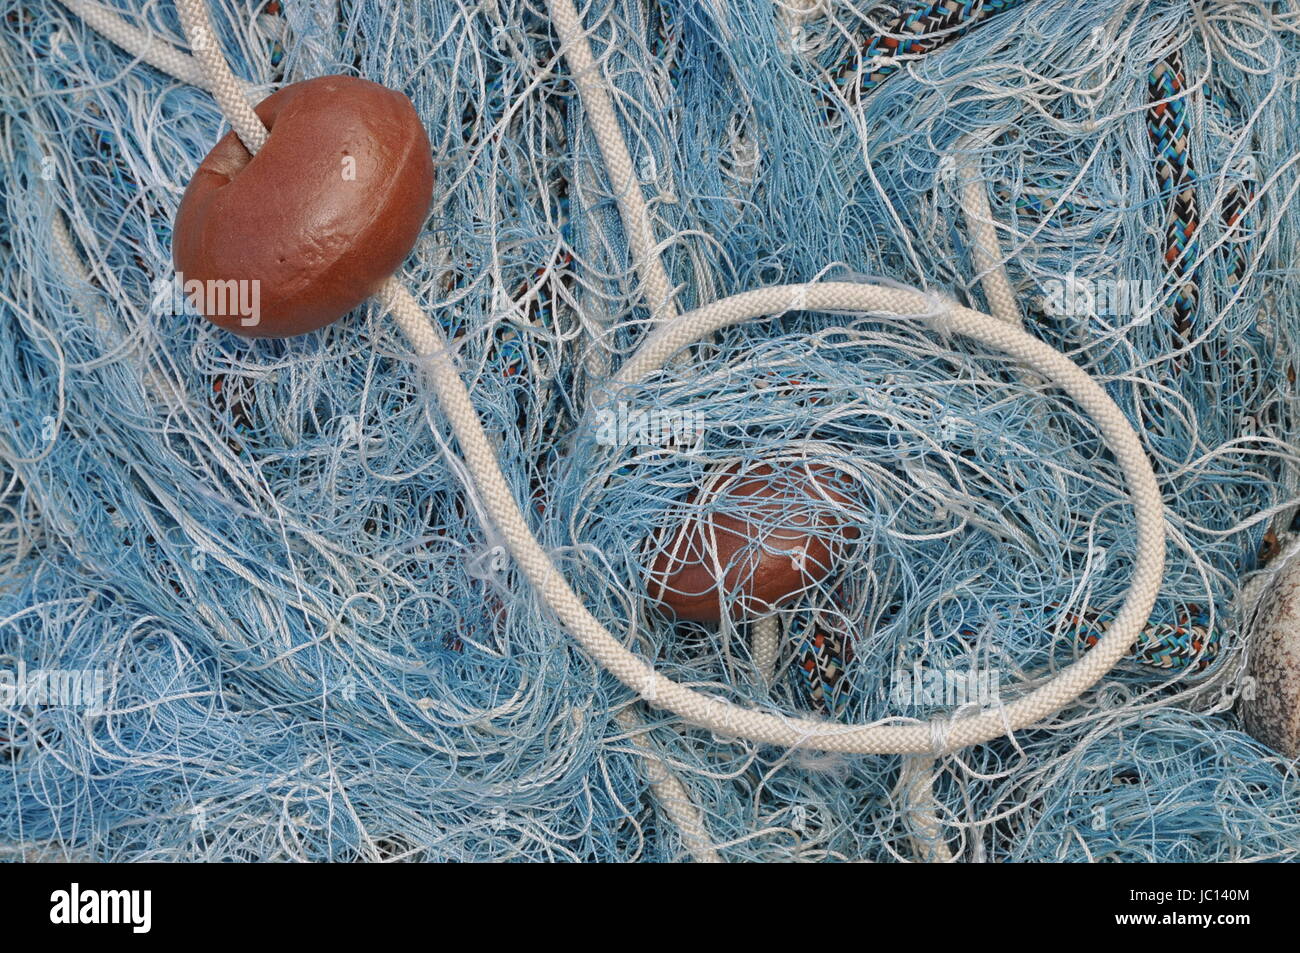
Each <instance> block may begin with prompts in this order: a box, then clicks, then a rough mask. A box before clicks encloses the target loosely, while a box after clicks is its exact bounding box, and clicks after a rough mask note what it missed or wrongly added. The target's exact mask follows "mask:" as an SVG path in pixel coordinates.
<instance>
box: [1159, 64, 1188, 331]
mask: <svg viewBox="0 0 1300 953" xmlns="http://www.w3.org/2000/svg"><path fill="white" fill-rule="evenodd" d="M1147 87H1148V91H1149V93H1150V98H1151V106H1150V108H1149V109H1148V110H1147V132H1148V134H1149V135H1150V137H1151V145H1152V147H1153V148H1154V150H1155V159H1156V177H1157V178H1158V179H1159V182H1160V191H1161V194H1162V195H1163V196H1165V197H1166V200H1167V202H1168V206H1167V211H1166V217H1165V242H1164V256H1165V264H1166V265H1167V266H1168V267H1169V271H1170V276H1171V278H1172V279H1173V284H1174V287H1173V291H1172V292H1171V293H1170V296H1169V299H1168V301H1167V305H1168V307H1169V309H1170V310H1171V312H1172V314H1173V319H1174V330H1175V332H1177V334H1178V336H1179V339H1180V340H1182V341H1185V340H1186V339H1187V337H1188V335H1189V333H1190V331H1191V328H1192V321H1193V319H1194V317H1195V314H1196V305H1197V302H1198V301H1199V300H1200V287H1199V284H1198V281H1199V276H1198V274H1197V269H1196V267H1195V261H1196V255H1197V243H1196V232H1197V229H1198V228H1199V227H1200V212H1199V209H1198V207H1197V199H1196V172H1195V170H1194V169H1193V168H1192V157H1191V152H1190V149H1189V143H1190V135H1189V132H1190V124H1191V116H1190V110H1189V108H1188V105H1189V104H1188V100H1187V97H1186V96H1184V95H1183V92H1184V90H1185V89H1186V84H1185V82H1184V80H1183V63H1182V56H1181V54H1179V53H1178V52H1174V53H1171V54H1170V55H1169V56H1168V57H1166V58H1165V59H1162V60H1160V61H1159V62H1157V63H1156V64H1155V66H1153V67H1152V68H1151V72H1150V73H1149V74H1148V77H1147Z"/></svg>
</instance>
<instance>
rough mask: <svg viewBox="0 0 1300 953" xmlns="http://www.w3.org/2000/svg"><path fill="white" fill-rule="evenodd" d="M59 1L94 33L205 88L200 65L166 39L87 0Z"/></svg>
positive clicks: (206, 83) (165, 71)
mask: <svg viewBox="0 0 1300 953" xmlns="http://www.w3.org/2000/svg"><path fill="white" fill-rule="evenodd" d="M60 2H61V3H62V4H63V5H64V6H65V7H67V8H68V9H69V10H71V11H72V12H73V13H75V14H76V15H77V16H79V17H80V18H81V19H82V20H84V21H86V24H87V26H89V27H91V28H92V29H93V30H95V31H96V32H97V33H99V34H100V35H101V36H103V37H104V39H106V40H108V41H109V42H110V43H115V44H116V45H118V46H120V47H121V48H122V49H124V50H126V51H127V52H128V53H130V54H131V55H132V56H137V57H139V58H140V59H141V60H143V61H144V62H146V63H148V64H149V65H150V66H153V67H155V68H157V69H160V70H162V71H163V72H164V73H168V74H170V75H172V76H175V77H176V78H177V79H179V80H181V81H182V82H185V83H189V84H190V85H191V86H197V87H199V88H200V89H207V88H208V78H207V76H205V75H204V73H203V67H202V66H201V65H200V64H199V62H198V61H197V60H195V59H194V58H193V57H192V56H186V55H185V54H184V53H182V52H181V51H180V50H178V49H176V47H174V46H172V45H171V44H170V43H168V42H166V41H165V40H160V39H158V38H157V37H154V36H151V35H150V34H148V33H146V32H145V31H144V30H141V29H139V28H137V27H134V26H132V25H131V24H129V23H127V22H126V21H125V20H123V19H122V18H121V17H119V16H118V15H117V14H116V13H113V12H112V11H111V10H109V9H107V8H106V7H101V6H99V4H96V3H89V2H88V0H60Z"/></svg>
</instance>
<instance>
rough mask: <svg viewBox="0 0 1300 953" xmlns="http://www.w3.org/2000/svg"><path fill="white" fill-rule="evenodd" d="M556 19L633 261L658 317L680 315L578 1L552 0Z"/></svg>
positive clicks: (649, 303) (565, 55)
mask: <svg viewBox="0 0 1300 953" xmlns="http://www.w3.org/2000/svg"><path fill="white" fill-rule="evenodd" d="M547 6H548V7H549V8H550V11H551V22H552V23H554V25H555V32H556V34H557V35H558V36H559V38H560V47H561V50H562V51H563V53H564V58H565V60H566V61H567V62H568V64H569V71H570V72H571V73H572V79H573V85H574V86H576V87H577V88H578V96H579V98H581V100H582V108H583V110H584V111H585V112H586V114H587V122H588V123H589V124H590V125H591V131H592V132H593V133H594V134H595V136H596V145H597V147H598V148H599V149H600V157H601V159H603V160H604V164H605V171H606V173H607V174H608V175H609V184H610V187H611V188H612V189H613V190H614V198H615V199H616V200H617V202H618V211H619V217H620V218H621V219H622V220H623V228H624V229H625V230H626V231H627V240H628V246H629V250H630V251H631V252H632V263H633V265H634V266H635V267H636V270H637V274H638V275H639V276H640V277H641V283H642V285H643V291H644V297H645V299H646V303H647V304H648V305H649V306H650V313H651V314H652V315H654V316H655V317H675V316H676V314H677V309H676V307H675V306H674V305H673V286H672V281H671V280H670V279H669V277H668V272H667V270H666V269H665V268H664V264H663V261H662V260H661V259H660V257H659V253H658V251H657V250H656V247H655V237H654V228H653V227H652V226H651V224H650V211H649V209H648V208H647V207H646V203H645V197H644V196H643V195H642V194H641V183H640V182H639V181H638V180H637V177H636V174H635V172H634V169H633V166H632V155H631V153H630V152H628V148H627V140H625V139H624V138H623V132H622V130H621V129H620V128H619V125H618V114H617V113H616V112H615V111H614V103H613V101H612V100H611V99H610V98H609V90H608V89H607V88H606V86H605V80H604V77H603V76H602V75H601V72H600V67H599V66H597V65H596V60H595V58H594V57H593V56H592V53H591V45H590V44H589V43H588V42H587V36H586V34H585V33H583V31H582V21H581V20H580V19H579V17H578V11H577V10H576V9H575V8H574V6H573V2H572V0H547Z"/></svg>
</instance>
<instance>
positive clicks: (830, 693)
mask: <svg viewBox="0 0 1300 953" xmlns="http://www.w3.org/2000/svg"><path fill="white" fill-rule="evenodd" d="M828 621H829V620H828V619H826V618H825V617H824V614H823V613H821V612H819V611H817V610H816V609H810V610H808V611H806V612H798V613H796V614H795V615H794V616H792V617H791V619H790V622H789V625H788V637H789V639H790V640H791V641H792V642H793V643H794V644H795V645H797V646H798V651H799V669H798V677H799V678H800V680H801V681H802V682H803V685H804V689H805V691H806V692H807V694H808V700H809V701H810V702H811V703H812V707H813V710H814V711H817V712H820V713H821V714H823V715H839V714H841V713H842V712H843V709H844V703H845V702H846V701H847V700H848V693H847V691H846V688H847V683H846V682H845V681H844V671H845V669H846V668H847V667H848V664H849V662H851V661H853V640H852V638H851V637H850V636H849V635H848V633H846V632H843V631H841V630H840V628H839V627H838V626H835V625H830V624H828Z"/></svg>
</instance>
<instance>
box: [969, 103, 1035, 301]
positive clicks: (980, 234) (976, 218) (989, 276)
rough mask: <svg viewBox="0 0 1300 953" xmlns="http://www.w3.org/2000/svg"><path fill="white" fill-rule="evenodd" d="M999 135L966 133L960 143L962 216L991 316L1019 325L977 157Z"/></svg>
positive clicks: (996, 131) (1013, 296)
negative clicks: (980, 149)
mask: <svg viewBox="0 0 1300 953" xmlns="http://www.w3.org/2000/svg"><path fill="white" fill-rule="evenodd" d="M999 131H1000V128H994V129H985V130H981V131H980V132H971V133H967V134H966V135H964V136H962V137H961V138H960V139H958V140H957V143H956V149H957V150H958V152H960V153H961V157H960V159H959V162H958V167H957V169H958V177H959V179H960V189H961V212H962V216H963V217H964V218H965V219H966V232H967V238H968V240H969V241H970V245H971V258H972V259H973V261H974V263H975V275H976V277H977V278H979V279H980V285H981V286H982V287H983V288H984V296H985V298H987V299H988V303H989V314H991V315H993V317H995V318H1000V319H1001V320H1003V321H1006V322H1008V323H1010V324H1016V325H1018V324H1020V323H1021V320H1022V319H1021V315H1020V305H1019V304H1017V303H1016V293H1015V292H1014V291H1013V290H1012V288H1011V279H1010V278H1009V277H1007V267H1006V258H1004V257H1003V255H1002V245H1001V243H1000V242H999V241H998V233H997V230H996V225H997V223H996V222H994V220H993V210H992V209H991V208H989V197H988V195H987V194H986V193H985V191H984V180H983V178H981V175H980V169H979V165H978V164H977V163H976V161H975V154H974V150H975V149H976V148H977V147H978V146H984V145H988V143H990V142H992V141H993V139H994V138H995V137H996V136H997V134H998V132H999Z"/></svg>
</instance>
